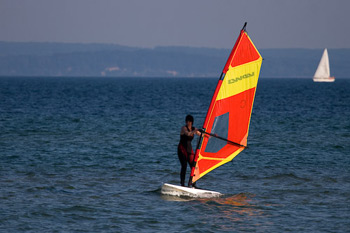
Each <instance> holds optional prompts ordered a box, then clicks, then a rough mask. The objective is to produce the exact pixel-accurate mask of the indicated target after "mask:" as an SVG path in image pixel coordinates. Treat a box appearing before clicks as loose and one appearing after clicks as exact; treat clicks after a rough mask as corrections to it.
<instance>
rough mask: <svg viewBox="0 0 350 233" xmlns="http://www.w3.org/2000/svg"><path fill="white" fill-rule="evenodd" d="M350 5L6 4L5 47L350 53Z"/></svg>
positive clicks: (18, 0) (185, 1)
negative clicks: (244, 35) (244, 42)
mask: <svg viewBox="0 0 350 233" xmlns="http://www.w3.org/2000/svg"><path fill="white" fill-rule="evenodd" d="M349 11H350V0H0V41H12V42H65V43H109V44H119V45H125V46H132V47H144V48H153V47H156V46H194V47H210V48H231V47H232V46H233V43H234V41H235V40H236V39H237V37H238V34H239V31H240V29H241V28H242V26H243V24H244V22H248V25H247V32H248V34H249V36H250V37H251V39H252V40H253V41H254V43H255V45H256V46H257V47H258V48H350V13H349Z"/></svg>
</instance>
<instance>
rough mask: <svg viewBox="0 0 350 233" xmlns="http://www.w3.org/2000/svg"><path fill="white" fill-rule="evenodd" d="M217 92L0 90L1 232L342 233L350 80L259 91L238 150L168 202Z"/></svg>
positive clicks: (175, 87)
mask: <svg viewBox="0 0 350 233" xmlns="http://www.w3.org/2000/svg"><path fill="white" fill-rule="evenodd" d="M216 83H217V79H199V78H193V79H189V78H188V79H185V78H184V79H181V78H179V79H167V78H163V79H162V78H159V79H156V78H143V79H142V78H128V79H126V78H125V79H124V78H115V79H113V78H15V77H12V78H5V77H3V78H0V187H1V188H0V231H2V232H286V231H291V232H348V231H349V229H350V147H349V146H350V79H348V80H347V79H343V80H342V79H337V80H336V82H335V83H313V82H312V80H306V79H268V78H265V79H264V78H262V79H261V80H260V81H259V84H258V89H257V92H256V98H255V103H254V109H253V113H252V119H251V126H250V134H249V138H248V146H249V148H248V149H246V150H245V151H243V152H242V153H241V154H239V155H238V156H237V157H236V158H235V159H234V160H233V161H232V162H230V163H228V164H226V165H224V166H222V167H220V168H218V169H216V170H214V171H213V172H211V173H209V174H208V175H206V176H205V177H204V178H203V179H201V180H200V181H199V182H198V185H199V186H201V187H203V188H206V189H211V190H215V191H219V192H222V193H224V194H225V195H224V197H221V198H215V199H197V200H188V199H180V200H176V201H175V200H173V199H170V198H168V197H166V196H163V195H161V194H160V187H161V185H162V183H163V182H169V183H174V184H178V183H179V172H180V164H179V162H178V159H177V154H176V149H177V143H178V140H179V131H180V128H181V126H182V125H183V124H184V118H185V116H186V114H192V115H193V116H194V117H195V122H194V125H195V126H197V127H200V126H201V125H202V123H203V120H204V117H205V113H206V111H207V108H208V105H209V102H210V100H211V95H212V94H213V91H214V89H215V85H216Z"/></svg>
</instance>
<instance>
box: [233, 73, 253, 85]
mask: <svg viewBox="0 0 350 233" xmlns="http://www.w3.org/2000/svg"><path fill="white" fill-rule="evenodd" d="M253 76H254V72H251V73H247V74H244V75H241V76H239V77H236V78H231V79H229V80H228V84H233V83H235V82H238V81H241V80H242V79H246V78H250V77H253Z"/></svg>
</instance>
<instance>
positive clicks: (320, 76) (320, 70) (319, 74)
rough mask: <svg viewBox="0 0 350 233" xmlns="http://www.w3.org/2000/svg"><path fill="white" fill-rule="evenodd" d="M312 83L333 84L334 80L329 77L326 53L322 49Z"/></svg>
mask: <svg viewBox="0 0 350 233" xmlns="http://www.w3.org/2000/svg"><path fill="white" fill-rule="evenodd" d="M313 79H314V82H334V80H335V78H334V77H330V69H329V58H328V51H327V49H324V51H323V55H322V58H321V61H320V63H319V64H318V67H317V70H316V72H315V75H314V78H313Z"/></svg>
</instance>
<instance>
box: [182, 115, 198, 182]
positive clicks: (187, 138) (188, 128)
mask: <svg viewBox="0 0 350 233" xmlns="http://www.w3.org/2000/svg"><path fill="white" fill-rule="evenodd" d="M193 121H194V119H193V116H191V115H187V116H186V125H184V126H182V128H181V132H180V143H179V145H178V147H177V154H178V157H179V160H180V163H181V172H180V179H181V185H182V186H185V177H186V169H187V163H188V164H189V165H190V167H191V169H192V167H193V166H194V153H193V149H192V144H191V142H192V140H193V137H194V135H195V134H197V135H200V134H201V133H200V132H199V131H198V129H197V128H195V127H194V126H193ZM191 185H192V187H195V188H196V185H195V183H193V184H192V182H191V178H190V180H189V182H188V186H191Z"/></svg>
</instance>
